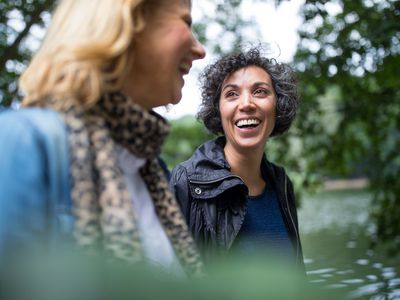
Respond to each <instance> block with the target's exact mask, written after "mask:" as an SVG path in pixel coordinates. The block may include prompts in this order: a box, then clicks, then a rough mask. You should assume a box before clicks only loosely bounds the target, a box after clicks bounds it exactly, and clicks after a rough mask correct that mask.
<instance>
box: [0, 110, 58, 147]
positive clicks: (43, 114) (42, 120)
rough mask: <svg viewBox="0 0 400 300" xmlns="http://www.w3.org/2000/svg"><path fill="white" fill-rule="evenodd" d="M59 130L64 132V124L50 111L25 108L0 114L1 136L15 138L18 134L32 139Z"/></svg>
mask: <svg viewBox="0 0 400 300" xmlns="http://www.w3.org/2000/svg"><path fill="white" fill-rule="evenodd" d="M59 130H65V125H64V122H63V121H62V119H61V117H60V116H59V114H58V113H57V112H55V111H53V110H51V109H42V108H27V109H20V110H6V111H3V112H1V113H0V134H1V135H2V136H4V135H7V137H9V138H11V137H13V136H14V137H15V138H17V137H18V135H19V134H22V135H23V136H31V137H34V136H37V135H41V134H42V135H43V134H54V133H56V132H57V131H59ZM19 140H22V141H24V140H25V139H19Z"/></svg>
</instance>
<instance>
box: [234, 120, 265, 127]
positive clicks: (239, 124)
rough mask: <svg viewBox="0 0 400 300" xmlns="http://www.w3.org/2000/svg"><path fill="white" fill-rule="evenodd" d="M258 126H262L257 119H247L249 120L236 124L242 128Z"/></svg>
mask: <svg viewBox="0 0 400 300" xmlns="http://www.w3.org/2000/svg"><path fill="white" fill-rule="evenodd" d="M258 124H260V121H259V120H257V119H247V120H239V121H238V122H237V123H236V126H238V127H241V126H247V125H258Z"/></svg>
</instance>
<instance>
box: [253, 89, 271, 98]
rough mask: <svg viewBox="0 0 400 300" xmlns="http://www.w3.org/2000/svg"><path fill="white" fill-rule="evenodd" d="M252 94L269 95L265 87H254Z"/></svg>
mask: <svg viewBox="0 0 400 300" xmlns="http://www.w3.org/2000/svg"><path fill="white" fill-rule="evenodd" d="M254 94H255V95H259V96H263V95H269V94H270V91H269V90H266V89H256V90H255V91H254Z"/></svg>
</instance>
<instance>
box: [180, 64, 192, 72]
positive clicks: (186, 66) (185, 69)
mask: <svg viewBox="0 0 400 300" xmlns="http://www.w3.org/2000/svg"><path fill="white" fill-rule="evenodd" d="M179 68H180V69H181V70H182V71H183V72H185V73H189V71H190V65H189V64H187V63H181V64H180V65H179Z"/></svg>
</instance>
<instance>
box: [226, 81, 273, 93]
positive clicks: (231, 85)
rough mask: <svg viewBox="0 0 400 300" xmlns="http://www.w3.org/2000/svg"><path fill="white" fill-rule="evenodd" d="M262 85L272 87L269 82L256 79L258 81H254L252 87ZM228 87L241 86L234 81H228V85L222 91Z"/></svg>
mask: <svg viewBox="0 0 400 300" xmlns="http://www.w3.org/2000/svg"><path fill="white" fill-rule="evenodd" d="M261 85H266V86H268V87H270V88H271V87H272V86H271V85H270V84H269V83H268V82H265V81H256V82H254V83H253V84H252V87H255V86H261ZM228 87H232V88H238V87H239V86H238V85H237V84H233V83H228V84H227V85H225V86H224V87H223V88H222V91H224V90H225V89H226V88H228Z"/></svg>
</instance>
